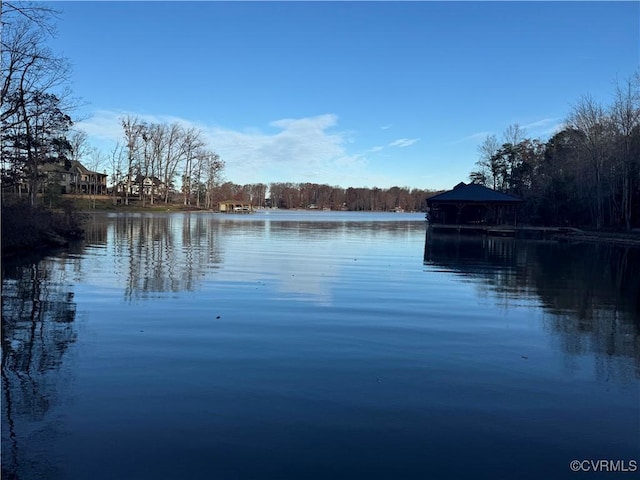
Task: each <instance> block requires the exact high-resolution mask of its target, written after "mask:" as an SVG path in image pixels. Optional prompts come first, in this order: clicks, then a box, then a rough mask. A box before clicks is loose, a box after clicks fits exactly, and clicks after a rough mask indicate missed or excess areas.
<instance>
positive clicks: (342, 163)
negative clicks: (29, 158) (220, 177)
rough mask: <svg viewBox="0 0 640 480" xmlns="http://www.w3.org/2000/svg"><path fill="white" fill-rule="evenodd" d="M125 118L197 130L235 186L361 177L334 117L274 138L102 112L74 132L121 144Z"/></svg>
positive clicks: (290, 121) (360, 164) (304, 121)
mask: <svg viewBox="0 0 640 480" xmlns="http://www.w3.org/2000/svg"><path fill="white" fill-rule="evenodd" d="M127 115H131V116H134V117H137V118H139V119H140V120H143V121H147V122H155V123H169V124H170V123H174V122H177V123H180V124H182V125H183V126H185V127H197V128H198V129H200V130H201V131H202V133H203V136H204V138H205V139H206V141H207V143H208V144H209V146H210V148H211V149H213V150H214V151H215V152H217V153H218V154H219V155H220V157H221V158H222V159H223V160H224V161H225V162H226V167H225V177H226V178H227V179H228V180H230V181H232V182H234V183H239V184H244V183H256V182H264V183H269V182H272V181H283V182H286V181H291V182H302V181H309V182H316V183H328V184H332V185H350V184H351V182H355V183H354V185H361V180H362V178H363V177H364V176H365V175H364V170H365V169H366V165H367V159H366V157H365V156H364V154H351V153H348V152H347V151H346V149H345V144H346V143H348V142H349V140H350V139H349V133H348V132H343V131H338V130H335V127H336V126H337V123H338V117H337V116H336V115H334V114H324V115H318V116H313V117H305V118H285V119H279V120H275V121H273V122H270V123H269V125H268V127H271V128H275V129H276V132H275V133H265V132H264V131H262V130H261V129H258V128H255V127H252V128H250V129H249V128H248V129H245V130H243V131H240V130H235V129H230V128H226V127H224V126H216V125H202V124H195V123H193V122H190V121H188V120H185V119H181V118H177V117H171V116H163V115H141V114H135V113H132V112H125V111H107V110H101V111H97V112H95V114H94V115H93V116H92V117H91V118H89V119H88V120H85V121H83V122H79V123H78V125H77V128H78V129H80V130H83V131H85V132H87V134H88V135H89V137H90V139H91V140H92V141H95V142H96V143H104V141H111V142H112V143H115V142H118V141H120V142H122V140H123V135H122V127H121V125H120V119H121V118H123V117H125V116H127ZM356 180H358V181H357V182H356Z"/></svg>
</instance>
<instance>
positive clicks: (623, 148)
mask: <svg viewBox="0 0 640 480" xmlns="http://www.w3.org/2000/svg"><path fill="white" fill-rule="evenodd" d="M611 117H612V122H613V128H614V131H615V135H616V147H617V148H616V153H617V156H618V159H617V160H618V162H617V163H618V164H619V167H620V168H619V171H620V177H621V178H620V183H621V197H622V199H621V204H622V205H621V210H622V212H621V213H622V217H623V221H624V224H625V228H626V229H627V230H631V219H632V215H633V208H632V205H633V194H634V190H635V189H636V188H637V187H636V185H637V183H638V181H640V178H639V174H640V155H639V154H640V72H638V73H636V75H635V76H634V77H631V78H629V79H628V80H626V81H625V82H624V83H622V84H621V83H618V84H617V85H616V89H615V100H614V104H613V108H612V115H611Z"/></svg>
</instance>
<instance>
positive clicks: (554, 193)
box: [469, 72, 640, 230]
mask: <svg viewBox="0 0 640 480" xmlns="http://www.w3.org/2000/svg"><path fill="white" fill-rule="evenodd" d="M501 140H502V141H499V140H498V138H497V137H496V136H495V135H489V136H487V137H486V138H485V140H484V142H483V143H482V144H481V145H480V146H479V147H478V153H479V159H478V161H477V162H476V169H475V170H474V171H472V172H471V173H470V175H469V178H470V180H471V181H472V182H475V183H479V184H481V185H485V186H487V187H490V188H492V189H494V190H498V191H501V192H505V193H509V194H513V195H516V196H518V197H520V198H522V199H523V200H525V202H523V205H522V207H521V209H520V210H521V211H520V213H519V218H520V219H521V220H523V221H525V222H528V223H532V224H539V225H574V226H590V227H593V228H596V229H603V228H609V229H611V228H613V229H625V230H631V229H632V228H636V227H640V72H637V73H636V74H635V75H633V76H632V77H630V78H629V79H627V80H625V81H624V82H618V83H617V84H616V86H615V89H614V92H613V99H612V101H611V103H610V104H608V105H603V104H602V103H599V102H597V101H596V100H594V99H593V98H592V97H590V96H584V97H582V98H581V99H580V100H579V101H578V102H577V103H576V104H575V105H574V106H573V107H572V109H571V111H570V113H569V115H568V116H567V119H566V121H565V123H564V126H563V128H562V129H561V130H560V131H558V132H557V133H555V134H554V135H553V136H552V137H551V138H550V139H549V140H547V141H542V140H540V139H532V138H528V137H527V135H526V132H525V131H524V130H523V129H522V128H520V127H519V126H518V125H512V126H510V127H508V128H507V129H506V130H505V132H504V134H503V136H502V139H501Z"/></svg>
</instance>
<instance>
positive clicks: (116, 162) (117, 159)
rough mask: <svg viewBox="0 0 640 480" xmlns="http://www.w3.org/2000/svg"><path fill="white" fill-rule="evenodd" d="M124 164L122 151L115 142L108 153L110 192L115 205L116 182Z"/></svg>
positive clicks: (119, 179) (119, 177)
mask: <svg viewBox="0 0 640 480" xmlns="http://www.w3.org/2000/svg"><path fill="white" fill-rule="evenodd" d="M123 165H124V152H123V147H122V145H121V144H120V143H117V144H116V146H115V147H113V150H111V152H110V154H109V168H110V170H111V193H112V195H113V204H114V205H116V204H117V203H118V201H117V200H116V193H117V190H118V184H119V183H120V181H121V179H122V167H123Z"/></svg>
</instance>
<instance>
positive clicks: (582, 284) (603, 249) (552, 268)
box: [424, 232, 640, 382]
mask: <svg viewBox="0 0 640 480" xmlns="http://www.w3.org/2000/svg"><path fill="white" fill-rule="evenodd" d="M424 264H425V266H427V267H428V268H429V269H432V270H437V271H443V272H449V273H451V274H454V275H456V276H459V277H461V278H462V279H472V280H473V281H475V282H477V284H478V288H479V289H485V288H486V289H489V290H491V291H492V292H493V297H494V298H495V300H496V304H497V305H498V306H499V305H501V300H502V306H505V307H508V304H509V299H522V298H529V299H531V300H532V301H535V302H536V303H538V304H539V305H540V306H541V307H542V308H543V309H544V311H545V312H546V314H545V316H544V328H545V330H546V331H548V332H549V333H550V334H551V338H552V339H553V342H554V344H555V345H556V346H557V347H558V348H559V349H560V350H561V351H563V352H564V353H565V354H567V355H568V357H567V358H568V360H567V363H568V365H569V366H570V365H571V364H572V361H571V360H570V357H571V356H583V355H589V354H591V355H593V356H594V359H595V362H596V363H595V368H596V374H597V378H598V379H599V380H605V381H608V380H609V379H610V378H611V377H612V376H613V377H615V378H616V379H617V380H619V381H623V382H629V381H632V379H634V378H639V377H640V275H638V268H639V266H640V249H637V248H632V247H624V246H623V247H620V246H612V245H596V244H558V243H556V242H541V241H522V240H515V239H512V238H498V237H469V236H464V235H442V234H432V233H431V232H427V234H426V237H425V252H424Z"/></svg>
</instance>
